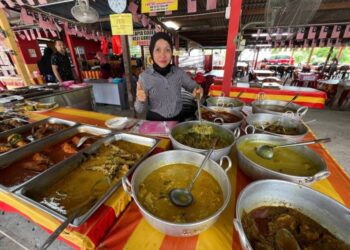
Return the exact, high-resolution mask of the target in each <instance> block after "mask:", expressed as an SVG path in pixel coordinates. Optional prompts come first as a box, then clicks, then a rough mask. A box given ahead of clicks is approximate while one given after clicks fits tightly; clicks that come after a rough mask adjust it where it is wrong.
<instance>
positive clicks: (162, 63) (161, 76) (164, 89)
mask: <svg viewBox="0 0 350 250" xmlns="http://www.w3.org/2000/svg"><path fill="white" fill-rule="evenodd" d="M149 50H150V54H151V57H152V59H153V66H152V67H151V68H148V69H146V70H145V71H144V72H143V73H142V74H140V77H139V81H138V82H137V90H136V102H135V110H136V112H138V113H143V112H145V111H147V115H146V119H147V120H152V121H182V120H184V117H183V116H182V113H181V111H182V98H181V87H183V88H184V89H185V90H187V91H189V92H190V93H192V95H196V94H197V93H198V94H200V95H202V93H203V90H202V88H200V87H199V85H197V83H196V82H195V81H193V80H192V79H191V78H190V77H189V76H188V75H187V74H186V72H185V71H184V70H182V69H180V68H179V67H177V66H175V65H173V64H172V63H171V59H172V56H173V46H172V42H171V38H170V37H169V35H167V34H166V33H164V32H158V33H156V34H154V35H153V36H152V38H151V42H150V46H149ZM197 87H198V88H197Z"/></svg>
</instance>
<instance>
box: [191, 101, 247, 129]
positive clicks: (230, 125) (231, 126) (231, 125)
mask: <svg viewBox="0 0 350 250" xmlns="http://www.w3.org/2000/svg"><path fill="white" fill-rule="evenodd" d="M210 109H211V110H213V111H216V112H217V111H225V112H227V113H230V114H232V115H235V116H237V117H239V118H240V119H241V120H240V121H238V122H232V123H225V122H223V120H222V118H220V117H219V118H216V119H215V120H214V121H209V122H213V123H216V124H219V125H221V126H223V127H224V128H227V129H231V130H233V129H235V128H238V127H239V126H241V124H242V122H243V119H244V117H243V115H242V113H241V112H239V111H236V110H232V109H230V110H228V109H224V108H221V107H210ZM201 112H202V119H203V114H204V113H205V112H209V111H208V110H206V109H201ZM196 116H197V118H198V111H197V112H196ZM203 120H205V119H203ZM206 121H207V120H206Z"/></svg>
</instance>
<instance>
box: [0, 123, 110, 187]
mask: <svg viewBox="0 0 350 250" xmlns="http://www.w3.org/2000/svg"><path fill="white" fill-rule="evenodd" d="M111 132H112V131H111V130H109V129H104V128H98V127H94V126H89V125H80V126H75V127H73V128H72V129H69V130H66V131H64V132H62V133H59V134H56V135H54V136H53V137H51V138H48V139H44V140H41V141H40V142H39V143H36V144H35V145H32V146H30V147H26V148H24V149H23V150H20V151H18V152H16V157H14V156H13V154H7V155H5V156H3V157H0V159H1V165H0V189H1V190H4V191H7V192H13V191H15V190H17V189H19V188H21V187H22V186H23V185H25V184H26V183H27V182H29V181H30V180H32V179H34V178H36V177H38V176H40V175H41V174H42V173H44V172H45V171H46V170H47V169H49V168H53V167H55V165H57V164H58V163H59V162H61V161H64V160H66V159H68V158H70V157H72V156H73V155H75V154H77V153H78V152H80V151H84V150H86V149H87V148H88V147H90V146H91V145H93V143H95V142H97V141H98V140H99V139H101V138H102V137H103V136H106V135H110V134H111ZM83 137H86V138H83ZM82 138H83V139H82ZM81 139H82V140H84V141H80V140H81ZM78 144H81V145H78ZM78 146H79V147H78Z"/></svg>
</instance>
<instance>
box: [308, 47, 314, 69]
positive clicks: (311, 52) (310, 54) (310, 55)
mask: <svg viewBox="0 0 350 250" xmlns="http://www.w3.org/2000/svg"><path fill="white" fill-rule="evenodd" d="M314 48H315V47H312V48H311V50H310V53H309V57H308V58H307V61H306V65H307V66H309V64H310V61H311V57H312V54H313V53H314Z"/></svg>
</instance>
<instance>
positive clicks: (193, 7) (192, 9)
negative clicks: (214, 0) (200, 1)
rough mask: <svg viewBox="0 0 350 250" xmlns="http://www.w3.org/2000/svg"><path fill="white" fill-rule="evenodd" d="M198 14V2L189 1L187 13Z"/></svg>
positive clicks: (194, 0)
mask: <svg viewBox="0 0 350 250" xmlns="http://www.w3.org/2000/svg"><path fill="white" fill-rule="evenodd" d="M194 12H197V0H187V13H194Z"/></svg>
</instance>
